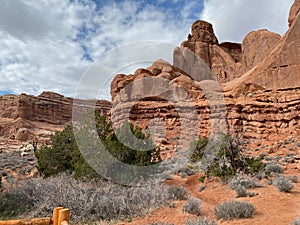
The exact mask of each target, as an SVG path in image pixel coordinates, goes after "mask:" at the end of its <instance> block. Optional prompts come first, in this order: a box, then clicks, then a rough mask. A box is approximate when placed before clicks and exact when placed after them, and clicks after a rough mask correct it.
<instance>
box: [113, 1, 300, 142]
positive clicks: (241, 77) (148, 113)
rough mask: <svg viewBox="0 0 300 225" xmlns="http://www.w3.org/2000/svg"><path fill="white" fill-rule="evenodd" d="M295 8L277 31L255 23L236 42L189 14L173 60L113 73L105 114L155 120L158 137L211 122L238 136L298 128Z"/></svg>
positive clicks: (299, 21) (299, 26)
mask: <svg viewBox="0 0 300 225" xmlns="http://www.w3.org/2000/svg"><path fill="white" fill-rule="evenodd" d="M299 8H300V5H299V1H298V0H296V1H295V3H294V5H293V7H292V8H291V12H290V18H289V24H290V28H289V30H288V31H287V33H286V34H285V35H284V36H283V37H281V36H280V35H278V34H275V33H272V32H270V31H267V30H265V29H264V30H258V31H253V32H250V33H249V34H248V35H247V36H246V37H245V39H244V40H243V43H242V44H237V43H228V42H225V43H221V44H219V41H218V39H217V38H216V36H215V35H214V32H213V27H212V25H211V24H209V23H207V22H205V21H196V22H195V23H194V24H193V25H192V32H191V34H190V35H188V40H187V41H184V42H183V43H182V44H181V47H180V48H177V49H175V51H174V61H173V65H171V64H169V63H167V62H164V61H162V60H158V61H156V62H154V63H153V65H152V66H150V67H149V68H146V69H138V70H137V71H136V72H135V73H134V74H132V75H129V76H126V75H124V74H119V75H117V76H116V77H115V79H114V81H113V82H112V84H111V95H112V102H113V108H112V111H111V114H112V120H113V121H114V122H115V124H117V125H118V124H120V123H122V122H123V121H124V120H125V119H130V120H132V121H134V122H135V123H138V124H140V125H141V126H143V128H145V129H149V127H150V128H151V126H152V127H155V126H154V125H156V127H158V128H159V129H158V132H154V133H155V135H154V139H155V140H156V142H157V143H165V144H174V143H176V140H178V139H180V138H179V137H181V139H188V138H190V137H191V136H192V137H194V138H195V137H197V136H198V135H206V136H207V135H209V134H210V133H211V132H213V131H214V129H215V128H214V126H217V127H219V129H220V128H221V129H223V130H224V131H225V132H232V133H235V134H238V135H240V136H243V138H245V139H257V140H259V139H262V138H269V139H272V138H273V137H272V136H275V135H277V136H279V135H284V136H297V135H299V134H300V121H299V113H300V76H299V74H300V60H299V59H300V58H299V56H300V18H299V15H300V14H299ZM191 52H192V54H195V56H192V55H191ZM195 58H198V60H195ZM195 61H196V62H195ZM195 68H196V71H195ZM163 90H165V91H163ZM195 110H196V112H197V115H198V117H194V113H193V112H194V111H195ZM124 115H128V116H127V117H124ZM158 118H159V119H158ZM187 121H188V122H189V124H188V123H187ZM183 124H187V125H188V128H187V129H182V126H183ZM274 139H276V138H274Z"/></svg>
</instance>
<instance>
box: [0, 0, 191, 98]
mask: <svg viewBox="0 0 300 225" xmlns="http://www.w3.org/2000/svg"><path fill="white" fill-rule="evenodd" d="M175 2H176V1H174V3H175ZM16 9H17V10H16ZM182 16H183V15H182ZM191 22H192V20H191V19H190V18H188V16H186V17H185V18H184V19H183V20H176V19H174V13H173V14H172V9H171V8H170V9H167V8H164V9H162V8H157V6H156V5H155V4H153V5H152V4H148V3H145V2H142V1H130V0H127V1H126V0H125V1H122V2H118V3H113V2H112V1H109V3H107V4H105V5H104V6H103V5H102V6H101V7H99V6H98V8H97V5H96V4H95V3H94V2H93V1H92V0H81V1H79V0H73V1H70V0H44V1H40V0H4V2H3V3H2V6H1V8H0V40H1V41H0V49H1V51H0V91H7V90H9V91H12V92H14V93H20V92H26V93H29V94H35V95H36V94H39V93H40V92H42V91H44V90H51V91H57V92H59V93H62V94H65V95H69V96H72V95H73V94H74V92H75V89H76V86H77V84H78V81H79V80H80V78H81V76H82V74H83V73H84V71H85V70H86V69H87V68H88V66H89V65H90V64H91V61H90V60H93V61H94V60H97V59H99V58H100V57H102V56H103V55H104V53H106V52H108V51H110V50H112V49H113V48H115V47H117V46H120V45H124V44H128V43H132V42H136V41H146V40H147V41H148V40H159V41H165V42H170V43H174V44H180V42H181V41H182V40H184V39H185V37H186V34H187V33H188V32H189V29H190V28H189V27H190V24H191ZM140 53H141V52H138V53H137V52H128V54H140ZM145 54H147V53H146V52H145ZM113 60H116V59H113ZM116 61H117V60H116ZM99 76H101V74H99ZM103 79H104V80H105V79H107V78H103ZM106 98H109V93H107V96H106Z"/></svg>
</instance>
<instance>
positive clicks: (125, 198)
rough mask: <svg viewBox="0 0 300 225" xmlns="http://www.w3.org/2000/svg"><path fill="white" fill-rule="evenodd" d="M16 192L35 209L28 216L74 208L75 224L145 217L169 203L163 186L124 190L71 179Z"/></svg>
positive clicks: (62, 178)
mask: <svg viewBox="0 0 300 225" xmlns="http://www.w3.org/2000/svg"><path fill="white" fill-rule="evenodd" d="M14 192H15V193H18V195H20V196H22V198H20V201H23V199H24V201H25V202H27V203H28V204H29V205H30V206H31V207H30V213H28V214H27V216H28V217H44V216H46V217H47V216H49V215H51V214H52V210H53V208H54V207H57V206H63V207H67V208H70V209H71V212H72V214H71V215H72V219H73V221H75V222H76V221H85V220H88V221H97V220H112V219H122V218H126V217H128V216H130V217H131V216H132V217H133V216H141V215H144V214H145V213H147V212H149V211H150V210H151V209H153V208H157V207H159V206H161V205H162V204H164V203H165V202H166V201H167V192H166V189H165V188H164V187H163V186H162V185H161V184H149V185H144V186H141V187H122V186H120V185H117V184H113V183H111V182H106V181H97V182H94V183H92V182H91V183H81V182H77V181H75V180H73V179H72V178H70V177H68V176H59V177H56V178H49V179H46V180H43V179H41V178H37V179H32V180H28V181H27V182H26V183H25V184H24V185H23V186H22V187H21V188H18V189H16V190H14ZM18 203H19V201H18V202H14V204H15V205H16V207H17V206H18Z"/></svg>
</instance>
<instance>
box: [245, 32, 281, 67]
mask: <svg viewBox="0 0 300 225" xmlns="http://www.w3.org/2000/svg"><path fill="white" fill-rule="evenodd" d="M280 39H281V36H280V35H279V34H276V33H273V32H270V31H268V30H258V31H253V32H250V33H249V34H248V35H247V36H246V37H245V38H244V40H243V44H242V51H243V59H242V60H243V64H244V65H245V66H246V67H247V70H249V69H251V68H253V67H254V66H256V65H257V64H259V63H261V62H262V61H263V60H264V59H265V58H266V57H267V56H268V55H269V54H270V53H271V51H273V50H274V49H275V47H276V46H277V45H278V43H279V41H280Z"/></svg>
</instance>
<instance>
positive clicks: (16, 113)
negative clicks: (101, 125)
mask: <svg viewBox="0 0 300 225" xmlns="http://www.w3.org/2000/svg"><path fill="white" fill-rule="evenodd" d="M76 102H77V103H78V102H81V103H82V105H83V106H84V105H86V107H85V109H88V105H89V101H87V100H82V101H81V100H77V101H76ZM72 107H73V99H72V98H67V97H64V96H63V95H60V94H56V93H53V92H43V93H41V94H40V95H39V96H32V95H26V94H21V95H18V96H17V95H4V96H0V135H1V136H7V137H11V138H16V139H18V140H29V139H33V138H34V137H35V136H40V137H45V138H47V137H49V135H50V134H51V133H52V132H53V131H57V130H61V129H62V128H63V127H64V125H65V124H67V123H70V122H71V121H72ZM110 108H111V104H110V102H108V101H97V103H96V110H97V111H98V112H99V113H100V114H102V115H106V114H107V113H108V111H109V110H110Z"/></svg>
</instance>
